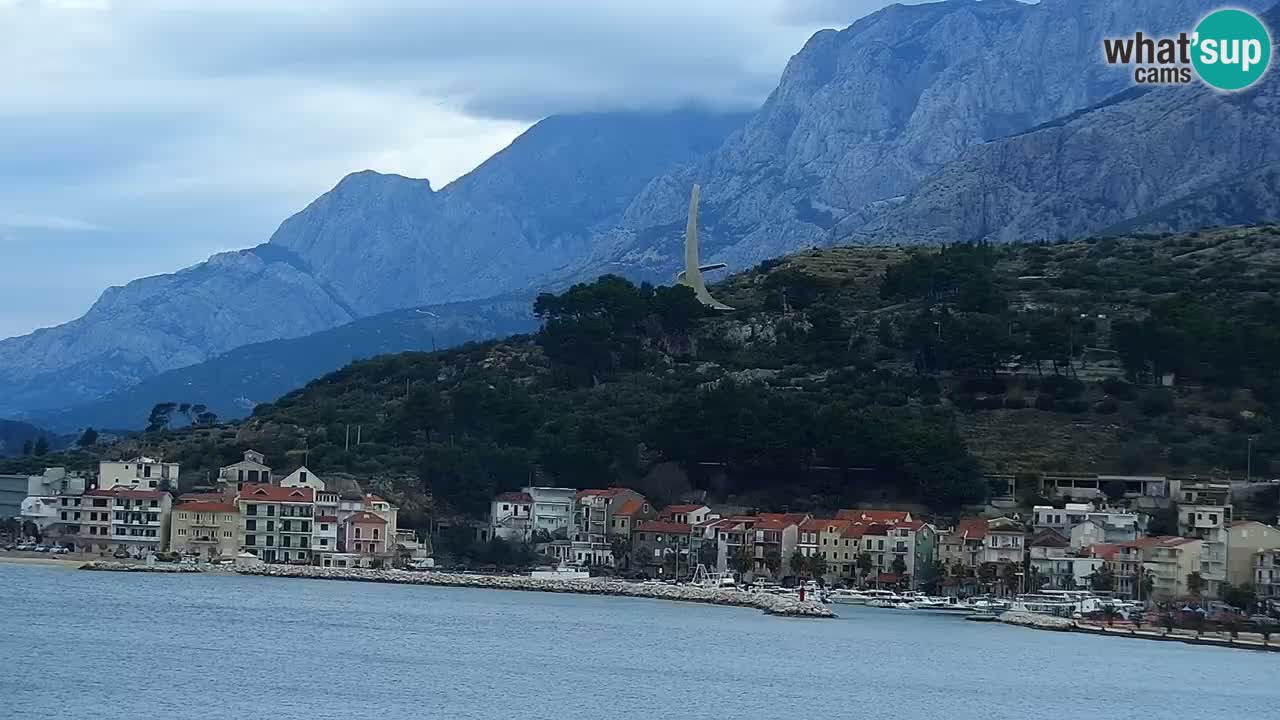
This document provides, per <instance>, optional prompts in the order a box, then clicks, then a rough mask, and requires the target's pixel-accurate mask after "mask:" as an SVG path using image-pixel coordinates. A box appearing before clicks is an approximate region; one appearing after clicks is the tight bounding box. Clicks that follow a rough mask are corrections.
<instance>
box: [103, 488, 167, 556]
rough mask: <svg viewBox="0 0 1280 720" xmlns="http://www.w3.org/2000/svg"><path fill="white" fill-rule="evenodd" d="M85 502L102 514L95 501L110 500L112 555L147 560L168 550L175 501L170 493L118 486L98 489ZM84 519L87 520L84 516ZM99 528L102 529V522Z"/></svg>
mask: <svg viewBox="0 0 1280 720" xmlns="http://www.w3.org/2000/svg"><path fill="white" fill-rule="evenodd" d="M84 499H85V500H87V501H90V502H89V504H90V509H89V511H91V512H99V513H100V512H101V511H100V510H93V509H92V508H95V507H98V505H97V504H96V503H94V502H93V501H95V500H99V499H106V500H108V501H109V504H110V512H111V524H110V528H111V536H110V537H111V539H110V549H111V550H112V552H116V553H128V554H129V555H131V556H133V557H146V556H147V555H148V554H150V553H156V552H160V551H161V550H164V549H165V548H166V547H167V543H168V539H169V520H170V512H171V511H172V508H173V498H172V497H171V496H170V495H169V493H167V492H163V491H161V490H135V489H133V488H126V487H120V486H117V487H115V488H112V489H110V490H103V489H101V488H98V489H94V490H89V491H86V492H85V494H84ZM81 512H82V513H83V512H85V509H84V508H82V510H81ZM99 517H101V515H100V514H99ZM81 519H82V520H83V519H84V518H83V515H82V518H81ZM96 525H97V526H98V527H100V526H101V525H100V522H99V523H96ZM82 537H83V536H82ZM89 537H90V539H91V538H92V536H89Z"/></svg>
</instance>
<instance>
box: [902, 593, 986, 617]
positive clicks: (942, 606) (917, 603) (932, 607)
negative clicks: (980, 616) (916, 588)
mask: <svg viewBox="0 0 1280 720" xmlns="http://www.w3.org/2000/svg"><path fill="white" fill-rule="evenodd" d="M907 606H908V607H910V608H911V609H912V610H920V611H923V612H935V613H965V614H972V613H973V608H971V607H969V606H968V605H966V604H965V603H962V602H960V600H959V599H958V598H953V597H923V598H919V599H917V600H913V601H912V602H910V603H908V604H907Z"/></svg>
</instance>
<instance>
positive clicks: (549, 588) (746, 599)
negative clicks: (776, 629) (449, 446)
mask: <svg viewBox="0 0 1280 720" xmlns="http://www.w3.org/2000/svg"><path fill="white" fill-rule="evenodd" d="M235 571H236V572H237V573H240V574H241V575H262V576H266V577H293V578H310V579H314V580H347V581H352V582H382V583H399V584H405V585H437V586H444V587H470V588H481V589H487V590H525V591H532V592H558V593H574V594H578V595H615V596H621V597H638V598H651V599H654V600H675V601H679V602H700V603H708V604H711V605H733V606H737V607H754V608H759V609H761V610H763V611H764V612H766V613H768V614H770V615H782V616H788V617H813V618H831V617H835V613H833V612H831V608H829V607H827V606H826V605H823V604H822V603H819V602H814V601H812V600H807V601H805V602H800V601H799V600H797V599H795V598H788V597H780V596H777V595H770V594H767V593H749V592H742V591H740V590H712V589H706V588H698V587H691V586H687V585H683V586H677V585H641V584H639V583H631V582H623V581H621V580H612V579H606V578H591V579H586V580H543V579H535V578H531V577H524V576H518V575H465V574H458V573H442V572H409V571H405V570H364V569H357V568H319V567H310V566H300V565H259V566H254V567H240V568H236V569H235Z"/></svg>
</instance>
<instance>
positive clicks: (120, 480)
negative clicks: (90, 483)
mask: <svg viewBox="0 0 1280 720" xmlns="http://www.w3.org/2000/svg"><path fill="white" fill-rule="evenodd" d="M178 469H179V468H178V463H167V462H161V461H159V460H156V459H154V458H149V457H145V456H139V457H135V458H133V459H131V460H104V461H102V462H100V463H98V488H99V489H101V490H110V489H111V488H115V487H127V488H134V489H139V490H154V489H158V488H162V487H163V488H175V489H176V488H177V487H178Z"/></svg>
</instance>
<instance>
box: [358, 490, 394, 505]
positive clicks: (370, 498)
mask: <svg viewBox="0 0 1280 720" xmlns="http://www.w3.org/2000/svg"><path fill="white" fill-rule="evenodd" d="M364 501H365V502H367V503H386V504H388V505H390V504H391V502H390V501H389V500H387V499H385V498H380V497H378V496H377V495H374V494H373V493H367V494H366V495H365V496H364Z"/></svg>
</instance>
